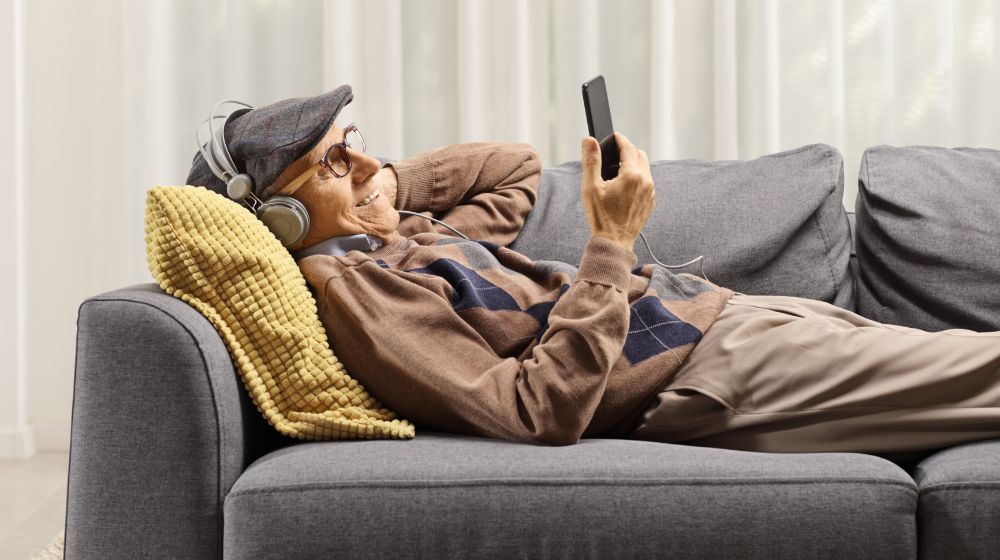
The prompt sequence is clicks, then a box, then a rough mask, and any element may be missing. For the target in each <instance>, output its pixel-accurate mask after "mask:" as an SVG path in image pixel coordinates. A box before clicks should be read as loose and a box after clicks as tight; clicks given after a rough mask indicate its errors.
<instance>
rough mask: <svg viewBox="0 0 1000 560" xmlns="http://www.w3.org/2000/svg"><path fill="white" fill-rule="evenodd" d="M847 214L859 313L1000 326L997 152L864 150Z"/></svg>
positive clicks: (926, 324) (927, 324) (911, 321)
mask: <svg viewBox="0 0 1000 560" xmlns="http://www.w3.org/2000/svg"><path fill="white" fill-rule="evenodd" d="M855 214H856V216H857V254H858V267H859V273H858V312H859V313H860V314H861V315H864V316H866V317H868V318H870V319H874V320H876V321H880V322H883V323H892V324H897V325H903V326H908V327H915V328H920V329H924V330H930V331H939V330H944V329H949V328H963V329H971V330H976V331H995V330H1000V151H998V150H991V149H979V148H953V149H949V148H940V147H931V146H907V147H892V146H875V147H872V148H868V149H867V150H866V151H865V153H864V156H863V157H862V159H861V170H860V174H859V180H858V198H857V203H856V206H855Z"/></svg>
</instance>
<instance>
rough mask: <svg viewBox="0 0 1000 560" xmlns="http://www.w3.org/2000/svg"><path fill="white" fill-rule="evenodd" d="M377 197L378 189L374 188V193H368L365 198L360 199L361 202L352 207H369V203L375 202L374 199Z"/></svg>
mask: <svg viewBox="0 0 1000 560" xmlns="http://www.w3.org/2000/svg"><path fill="white" fill-rule="evenodd" d="M378 196H379V191H378V188H376V189H375V190H374V191H372V192H370V193H368V196H366V197H364V198H362V199H361V202H359V203H357V204H355V205H354V207H355V208H358V207H359V206H368V205H369V204H371V203H372V202H373V201H374V200H375V199H376V198H378Z"/></svg>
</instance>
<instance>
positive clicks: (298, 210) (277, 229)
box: [257, 195, 309, 249]
mask: <svg viewBox="0 0 1000 560" xmlns="http://www.w3.org/2000/svg"><path fill="white" fill-rule="evenodd" d="M257 218H259V219H260V221H262V222H264V225H265V226H267V229H269V230H271V233H273V234H274V236H275V237H277V238H278V241H281V244H282V245H284V246H285V247H287V248H289V249H293V248H295V247H297V246H298V245H299V244H300V243H302V240H303V239H305V237H306V233H308V232H309V211H308V210H306V207H305V205H304V204H302V203H301V202H299V201H298V200H296V199H294V198H292V197H290V196H280V195H277V196H272V197H271V198H269V199H267V200H266V201H265V202H264V204H262V205H261V207H260V209H259V210H258V211H257Z"/></svg>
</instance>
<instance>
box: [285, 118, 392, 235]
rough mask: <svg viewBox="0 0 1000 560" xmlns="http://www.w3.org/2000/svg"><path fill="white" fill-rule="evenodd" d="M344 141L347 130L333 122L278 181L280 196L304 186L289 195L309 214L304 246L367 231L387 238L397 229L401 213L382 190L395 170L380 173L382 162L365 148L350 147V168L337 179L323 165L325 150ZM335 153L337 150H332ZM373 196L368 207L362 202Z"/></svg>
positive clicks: (385, 170)
mask: <svg viewBox="0 0 1000 560" xmlns="http://www.w3.org/2000/svg"><path fill="white" fill-rule="evenodd" d="M343 140H344V131H343V129H342V128H341V127H340V126H338V125H337V124H336V123H334V124H333V125H332V126H331V127H330V129H329V130H328V131H327V133H326V135H325V136H324V137H323V139H322V140H320V142H319V144H317V145H316V146H315V147H314V148H313V149H312V150H309V152H308V153H306V154H305V155H304V156H302V157H301V158H299V159H297V160H295V161H294V162H292V164H291V165H289V166H288V168H286V169H285V171H284V172H282V174H281V176H279V177H278V180H277V181H276V184H277V193H278V194H282V193H283V191H286V190H290V189H291V188H292V187H294V185H292V183H297V182H300V181H304V183H302V186H301V187H299V188H298V189H297V190H295V192H294V194H292V195H291V196H292V197H294V198H296V199H298V200H299V201H300V202H302V203H303V204H304V205H305V206H306V209H307V210H309V219H310V222H311V224H310V227H309V232H308V233H307V234H306V238H305V240H304V241H303V242H302V247H301V248H303V249H304V248H306V247H309V246H311V245H314V244H316V243H318V242H320V241H323V240H324V239H328V238H330V237H335V236H340V235H353V234H357V233H368V234H371V235H374V236H377V237H380V238H382V239H384V240H388V239H389V238H390V237H391V236H392V235H393V234H394V233H395V231H396V227H397V226H398V225H399V213H398V212H396V209H395V208H393V207H392V204H391V203H390V202H389V200H388V197H386V196H384V193H382V192H381V189H379V185H380V183H382V182H383V181H385V180H387V174H389V173H394V172H393V171H392V170H391V169H384V170H383V169H381V164H380V163H379V161H378V160H377V159H375V158H373V157H371V156H369V155H366V154H364V153H363V152H361V146H354V145H353V144H352V146H351V147H350V148H348V149H347V151H348V153H349V154H350V157H351V170H350V171H349V172H348V173H347V175H345V176H344V177H337V176H336V175H334V174H333V173H331V172H330V171H328V170H327V169H324V168H323V167H321V166H320V165H319V161H320V160H321V159H322V158H323V156H324V154H326V152H327V149H328V148H329V147H330V146H331V145H333V144H336V143H338V142H342V141H343ZM334 151H335V152H336V149H335V150H334ZM375 192H379V195H378V196H377V197H375V198H374V199H373V200H371V202H369V203H368V204H366V205H363V206H359V204H360V203H361V202H362V200H363V199H364V198H365V197H366V196H369V195H371V194H373V193H375Z"/></svg>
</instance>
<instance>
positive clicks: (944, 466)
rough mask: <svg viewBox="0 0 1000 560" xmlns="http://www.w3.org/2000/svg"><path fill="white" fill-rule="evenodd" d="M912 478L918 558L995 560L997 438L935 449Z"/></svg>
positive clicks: (999, 481) (999, 514)
mask: <svg viewBox="0 0 1000 560" xmlns="http://www.w3.org/2000/svg"><path fill="white" fill-rule="evenodd" d="M913 477H914V479H915V480H916V482H917V485H918V486H919V488H920V507H919V508H918V512H919V516H918V520H917V521H918V527H919V530H920V557H921V558H928V559H930V558H963V559H969V560H974V559H978V558H984V559H985V558H990V559H996V558H1000V440H991V441H980V442H975V443H967V444H964V445H959V446H956V447H952V448H950V449H945V450H943V451H940V452H938V453H936V454H934V455H931V456H930V457H928V458H926V459H924V460H923V461H922V462H921V463H920V464H919V465H917V468H916V469H915V470H914V473H913Z"/></svg>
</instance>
